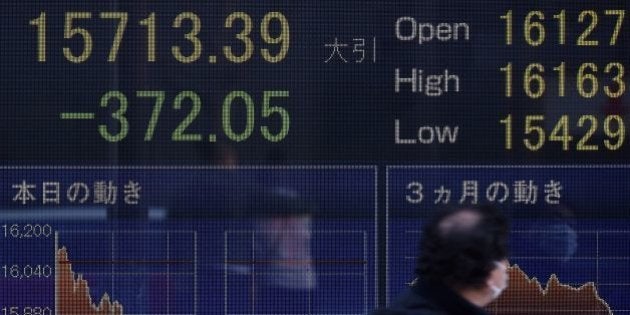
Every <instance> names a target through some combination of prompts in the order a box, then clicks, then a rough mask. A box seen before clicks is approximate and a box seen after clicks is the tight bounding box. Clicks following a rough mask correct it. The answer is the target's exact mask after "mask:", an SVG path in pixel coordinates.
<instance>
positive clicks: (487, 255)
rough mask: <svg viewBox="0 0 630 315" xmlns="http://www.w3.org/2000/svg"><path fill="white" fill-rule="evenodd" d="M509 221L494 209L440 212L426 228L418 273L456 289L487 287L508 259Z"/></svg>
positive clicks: (480, 208)
mask: <svg viewBox="0 0 630 315" xmlns="http://www.w3.org/2000/svg"><path fill="white" fill-rule="evenodd" d="M508 232H509V226H508V221H507V218H506V217H505V216H504V215H503V214H502V213H501V212H500V211H498V210H497V209H495V208H494V207H491V206H466V207H461V208H452V209H447V210H444V211H440V212H439V213H438V214H437V215H436V216H435V217H434V218H433V219H432V220H430V221H429V223H428V224H426V225H425V226H424V229H423V233H422V236H421V241H420V256H419V258H418V264H417V267H416V273H417V275H418V276H419V277H420V279H422V280H424V281H428V282H438V283H442V284H445V285H447V286H450V287H456V288H477V287H480V286H483V285H484V284H485V281H486V279H487V278H488V276H489V274H490V272H491V271H492V270H493V269H494V268H495V267H496V266H495V261H499V260H502V259H505V258H507V256H508Z"/></svg>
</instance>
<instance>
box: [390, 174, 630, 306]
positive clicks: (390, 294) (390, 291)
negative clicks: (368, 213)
mask: <svg viewBox="0 0 630 315" xmlns="http://www.w3.org/2000/svg"><path fill="white" fill-rule="evenodd" d="M404 169H410V170H417V169H630V164H597V165H571V164H565V165H549V164H547V165H520V164H514V165H388V166H386V167H385V270H386V271H385V305H386V306H389V305H390V302H391V290H390V280H391V279H390V278H391V277H390V263H389V261H390V253H389V248H390V244H389V241H390V240H389V239H390V232H389V227H390V224H389V210H390V200H389V192H390V189H389V188H390V187H389V185H390V177H389V175H390V174H389V173H390V170H404Z"/></svg>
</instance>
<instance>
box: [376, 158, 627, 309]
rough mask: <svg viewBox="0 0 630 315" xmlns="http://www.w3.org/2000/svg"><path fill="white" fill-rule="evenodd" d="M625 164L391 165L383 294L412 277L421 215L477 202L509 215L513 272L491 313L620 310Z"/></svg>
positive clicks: (401, 287)
mask: <svg viewBox="0 0 630 315" xmlns="http://www.w3.org/2000/svg"><path fill="white" fill-rule="evenodd" d="M629 173H630V170H628V169H627V168H624V167H614V166H603V167H591V168H589V167H579V166H573V167H572V166H566V167H562V166H560V167H550V166H549V167H547V166H538V167H537V166H504V167H501V166H498V167H494V166H453V167H447V166H445V167H439V166H418V167H392V168H390V169H389V170H388V182H387V183H388V195H387V199H388V204H387V206H388V209H387V210H388V211H387V212H388V221H389V225H388V270H389V273H388V279H389V281H388V292H389V294H388V296H389V300H390V302H391V301H393V300H394V299H395V298H396V296H397V295H399V294H400V293H401V292H402V291H403V290H404V288H405V286H406V283H409V282H410V281H411V280H413V279H414V277H415V275H414V268H415V265H416V258H417V256H418V248H417V244H418V243H417V242H418V240H419V239H420V238H421V237H422V234H421V226H422V224H423V223H424V222H425V219H426V218H428V217H429V216H430V215H431V214H433V213H434V212H435V211H438V210H439V209H441V208H443V207H449V206H450V207H453V206H462V205H469V204H475V203H476V204H481V203H485V204H494V205H496V206H497V207H499V208H501V209H502V210H504V211H505V212H506V213H507V214H508V216H510V217H511V218H512V228H511V235H510V245H511V254H510V257H509V259H510V263H511V264H512V266H513V267H512V268H511V269H510V275H511V279H512V281H511V285H510V287H509V289H508V290H507V291H506V292H505V294H504V295H503V296H502V298H501V299H499V301H497V302H496V303H495V304H493V305H491V306H490V308H489V309H490V310H491V311H492V312H493V313H494V314H558V313H572V312H573V313H576V312H587V313H589V314H591V313H592V314H610V313H614V314H625V313H628V312H629V311H628V309H630V305H629V303H628V301H627V298H625V296H627V293H628V292H630V291H629V290H630V286H629V285H628V284H629V282H628V281H627V280H628V275H629V273H628V270H629V269H628V262H629V261H630V256H629V255H628V253H629V248H628V246H630V245H629V244H630V234H628V230H627V226H628V224H629V223H630V221H628V219H627V218H624V213H625V211H626V210H625V209H627V207H628V200H627V199H625V198H624V197H623V192H624V191H627V190H628V188H630V187H629V186H630V183H628V182H627V180H626V179H627V178H628V175H629ZM552 186H553V187H555V188H553V189H552ZM420 187H421V188H420ZM558 187H560V188H559V189H556V188H558ZM419 189H421V190H419ZM445 191H449V194H450V196H449V197H450V199H449V200H448V202H445V199H446V197H445V196H446V195H447V194H446V193H445ZM420 195H422V198H421V200H420V197H419V196H420ZM616 217H617V218H616ZM410 240H413V242H410ZM534 301H537V302H540V304H539V305H537V306H533V305H531V303H534ZM534 304H536V303H534Z"/></svg>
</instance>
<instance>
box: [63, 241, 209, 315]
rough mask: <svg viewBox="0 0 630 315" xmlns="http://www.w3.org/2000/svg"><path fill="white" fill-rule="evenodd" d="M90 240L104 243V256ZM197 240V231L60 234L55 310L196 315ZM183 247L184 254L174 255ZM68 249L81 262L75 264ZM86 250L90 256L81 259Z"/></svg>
mask: <svg viewBox="0 0 630 315" xmlns="http://www.w3.org/2000/svg"><path fill="white" fill-rule="evenodd" d="M91 240H94V241H95V242H100V243H99V245H100V246H97V247H99V248H100V249H101V251H100V252H101V254H96V253H95V252H93V251H91V250H90V248H92V247H91V246H94V243H92V242H91ZM104 240H105V241H104ZM195 240H196V232H195V231H170V230H167V231H94V230H89V231H80V230H79V231H61V232H55V252H56V261H55V267H56V268H55V269H56V270H57V273H56V277H55V296H56V300H55V301H56V302H55V310H56V311H57V313H58V314H112V315H122V314H131V315H133V314H155V315H176V314H196V309H197V294H198V293H197V292H196V288H197V284H196V278H197V271H196V265H197V263H196V257H195V252H196V241H195ZM77 242H80V244H77ZM122 242H124V243H125V244H124V245H123V244H122ZM103 243H105V244H107V243H109V244H107V245H108V246H102V245H103ZM173 243H174V244H175V246H173ZM60 244H64V245H60ZM66 244H68V245H66ZM154 245H161V246H160V247H161V248H162V249H163V251H162V252H161V253H156V252H159V251H156V250H155V248H156V247H155V246H154ZM59 246H61V247H59ZM182 246H183V247H185V250H184V251H176V250H175V249H176V248H180V247H182ZM68 248H72V249H73V257H77V258H70V254H69V249H68ZM86 248H87V251H88V252H90V253H89V254H87V255H90V256H87V255H86V254H85V253H83V254H81V250H84V251H85V250H86ZM104 248H108V249H109V250H102V249H104ZM129 248H133V249H134V250H133V251H130V250H128V249H129ZM142 249H144V250H145V253H143V252H142ZM146 251H150V252H146ZM74 252H76V254H74ZM182 255H184V256H182ZM107 256H109V257H107ZM171 257H174V258H171ZM77 270H78V271H77ZM130 279H133V280H132V281H130ZM151 287H154V288H156V289H155V290H153V291H152V289H151ZM94 288H96V289H94ZM180 291H183V292H184V293H185V294H180ZM139 293H140V294H139ZM133 296H141V297H142V301H133V300H129V298H128V297H133ZM99 297H100V298H99ZM92 301H100V302H98V303H94V302H92ZM123 310H124V312H123Z"/></svg>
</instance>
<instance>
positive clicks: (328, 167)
mask: <svg viewBox="0 0 630 315" xmlns="http://www.w3.org/2000/svg"><path fill="white" fill-rule="evenodd" d="M378 168H379V167H378V166H377V165H235V166H212V165H207V166H206V165H203V166H200V165H190V166H185V165H121V166H118V165H113V166H107V165H73V166H70V165H44V166H41V165H23V166H19V165H17V166H15V165H14V166H6V165H0V171H2V170H373V171H374V178H373V180H374V231H373V233H374V262H373V263H374V305H375V306H378V305H379V303H378V302H379V266H380V263H379V242H378V234H379V231H378V220H379V215H378V212H379V207H378V200H379V191H378V182H379V178H378ZM386 258H387V257H386ZM386 279H387V278H386ZM366 294H367V292H366ZM366 298H367V295H366ZM55 299H56V297H55ZM366 302H367V300H366ZM365 307H366V308H367V304H366V306H365ZM196 311H198V310H196ZM366 311H368V312H369V310H366Z"/></svg>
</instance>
